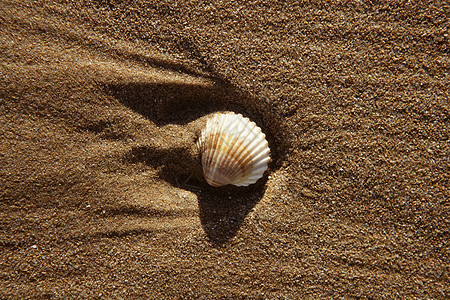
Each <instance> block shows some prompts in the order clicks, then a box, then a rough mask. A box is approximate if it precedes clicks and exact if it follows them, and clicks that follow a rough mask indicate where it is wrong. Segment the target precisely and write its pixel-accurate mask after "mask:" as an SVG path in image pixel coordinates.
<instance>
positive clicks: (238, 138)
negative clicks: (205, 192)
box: [197, 112, 270, 186]
mask: <svg viewBox="0 0 450 300" xmlns="http://www.w3.org/2000/svg"><path fill="white" fill-rule="evenodd" d="M197 145H198V147H199V149H200V153H201V155H202V167H203V173H204V175H205V179H206V181H207V182H208V183H209V184H210V185H212V186H222V185H227V184H232V185H237V186H247V185H250V184H252V183H255V182H256V181H258V179H259V178H261V177H262V176H263V174H264V172H265V171H266V170H267V164H268V163H269V161H270V149H269V145H268V143H267V140H266V136H265V135H264V133H262V132H261V129H260V128H259V127H258V126H256V124H255V123H254V122H251V121H250V120H249V119H248V118H244V117H243V116H242V115H241V114H235V113H233V112H228V113H217V114H215V115H213V116H212V117H211V118H210V119H209V120H208V121H207V123H206V127H205V129H204V130H203V131H202V134H201V136H200V138H199V140H198V142H197Z"/></svg>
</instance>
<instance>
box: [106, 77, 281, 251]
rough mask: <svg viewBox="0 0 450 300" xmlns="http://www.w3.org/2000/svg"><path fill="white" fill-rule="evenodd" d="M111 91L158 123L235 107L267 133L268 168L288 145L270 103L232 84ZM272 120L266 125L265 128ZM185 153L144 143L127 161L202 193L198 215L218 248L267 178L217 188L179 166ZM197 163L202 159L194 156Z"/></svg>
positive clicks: (241, 219)
mask: <svg viewBox="0 0 450 300" xmlns="http://www.w3.org/2000/svg"><path fill="white" fill-rule="evenodd" d="M106 88H107V90H108V92H109V93H110V94H111V95H112V96H113V97H114V98H116V99H117V100H118V101H120V102H121V103H122V104H124V105H125V106H127V107H129V108H130V109H132V110H134V111H135V112H137V113H139V114H141V115H142V116H144V117H146V118H147V119H149V120H151V121H152V122H154V123H155V124H157V125H158V126H164V125H167V124H179V125H184V124H188V123H189V122H192V121H194V120H196V119H198V118H200V117H202V116H204V115H206V114H209V113H212V112H216V111H223V110H231V111H235V112H239V113H242V114H243V115H245V116H248V117H249V118H250V119H252V120H253V121H254V122H255V123H257V124H258V126H260V127H261V129H262V130H263V132H264V133H265V134H266V137H267V140H268V142H269V147H270V148H271V157H272V162H271V164H270V165H269V172H272V171H274V170H276V169H278V168H279V167H280V165H281V162H282V159H283V156H284V154H285V152H286V150H287V149H288V142H287V141H288V139H287V138H285V135H284V134H283V132H285V131H283V129H282V127H281V123H280V122H279V121H277V118H276V117H275V115H274V113H273V112H272V111H271V109H270V107H268V106H266V105H264V104H263V101H259V100H258V99H253V98H251V97H250V96H248V95H246V94H245V93H243V92H242V91H240V90H238V89H236V88H234V87H232V86H231V85H230V84H228V83H226V82H223V81H220V80H218V82H217V83H216V84H215V85H212V86H209V87H204V86H197V85H191V84H174V83H169V84H151V83H150V84H142V83H130V84H118V85H109V86H107V87H106ZM265 124H267V126H265ZM180 157H189V153H188V149H183V148H176V147H175V148H170V149H163V150H162V149H159V148H156V147H152V146H139V147H136V148H134V149H132V150H131V151H130V152H129V153H128V155H127V157H125V159H126V160H127V161H128V162H129V163H144V164H147V165H150V166H152V167H154V168H156V169H158V170H159V173H158V174H159V176H160V178H161V179H163V180H166V181H167V182H169V183H170V184H172V185H174V186H177V187H179V188H182V189H185V190H189V191H191V192H193V193H195V194H196V195H197V198H198V205H199V216H200V220H201V224H202V226H203V229H204V231H205V233H206V234H207V236H208V237H209V239H210V240H211V242H212V243H213V244H215V245H217V246H220V245H223V244H225V243H226V242H227V241H229V240H230V239H231V238H233V237H234V236H235V235H236V234H237V232H238V230H239V228H240V227H241V225H242V224H243V222H244V220H245V218H246V216H247V215H248V213H249V212H250V211H251V210H252V209H253V207H254V206H255V205H256V204H257V203H258V201H259V200H260V199H261V198H262V197H263V195H264V192H265V183H266V180H267V176H266V177H264V178H263V179H262V180H260V181H258V182H257V183H256V184H253V185H251V186H249V187H234V186H225V187H220V188H214V187H211V186H209V185H208V184H207V183H206V182H205V181H204V180H203V179H199V178H195V176H194V177H192V178H191V175H192V174H189V172H188V171H186V169H184V168H183V167H179V166H180V163H179V162H180ZM195 159H196V161H195V163H196V164H200V159H199V158H195Z"/></svg>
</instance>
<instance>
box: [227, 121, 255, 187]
mask: <svg viewBox="0 0 450 300" xmlns="http://www.w3.org/2000/svg"><path fill="white" fill-rule="evenodd" d="M249 121H250V120H249ZM251 125H252V129H253V128H255V127H256V124H255V123H254V122H251ZM256 128H258V127H256ZM249 135H250V134H247V135H246V136H245V137H244V138H243V139H242V145H243V146H244V147H243V148H242V150H241V151H240V152H239V155H238V156H237V157H236V161H237V163H236V164H234V165H233V170H235V169H238V170H240V172H238V174H239V173H242V174H245V172H246V165H247V164H248V159H247V158H248V157H251V153H250V152H245V146H248V145H249V144H252V142H253V141H254V140H255V139H257V138H258V134H256V135H254V136H253V137H252V138H251V140H247V137H248V136H249ZM241 136H242V135H241ZM234 180H236V176H234V177H233V181H234Z"/></svg>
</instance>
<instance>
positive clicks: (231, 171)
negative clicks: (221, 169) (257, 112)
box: [226, 115, 251, 179]
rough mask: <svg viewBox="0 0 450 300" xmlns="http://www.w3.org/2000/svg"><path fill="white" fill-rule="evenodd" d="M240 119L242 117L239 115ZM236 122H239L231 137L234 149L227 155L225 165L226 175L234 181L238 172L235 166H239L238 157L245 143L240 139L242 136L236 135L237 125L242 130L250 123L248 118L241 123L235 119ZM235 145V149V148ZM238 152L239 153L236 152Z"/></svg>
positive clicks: (240, 120)
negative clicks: (227, 160) (227, 159)
mask: <svg viewBox="0 0 450 300" xmlns="http://www.w3.org/2000/svg"><path fill="white" fill-rule="evenodd" d="M240 116H241V117H242V115H240ZM236 121H237V122H239V124H237V125H236V132H235V134H234V135H233V137H234V140H235V143H234V147H233V151H232V152H230V153H229V157H230V158H231V159H229V162H228V164H227V172H226V174H227V175H228V176H229V177H230V179H234V177H235V176H236V175H238V174H239V173H241V172H239V171H240V170H239V169H237V168H236V166H238V165H239V156H240V154H241V153H242V151H244V149H245V143H244V141H245V140H243V139H241V138H240V137H241V136H242V134H237V132H238V130H239V125H242V126H243V128H247V126H248V124H249V123H250V122H251V121H250V120H249V119H248V118H244V119H243V121H244V122H245V123H244V122H242V119H237V120H236ZM250 132H251V130H249V131H248V132H247V135H248V134H249V133H250ZM236 144H237V147H236ZM238 151H239V152H238ZM236 152H238V155H235V153H236Z"/></svg>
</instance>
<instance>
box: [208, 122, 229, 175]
mask: <svg viewBox="0 0 450 300" xmlns="http://www.w3.org/2000/svg"><path fill="white" fill-rule="evenodd" d="M219 116H220V115H219ZM222 116H223V117H222V118H218V119H219V120H218V122H219V126H217V130H216V132H215V135H216V136H217V139H216V142H215V144H214V146H213V149H214V155H213V158H212V162H213V164H212V169H211V171H212V174H211V175H212V176H211V179H212V180H213V181H214V182H215V183H221V184H222V183H223V184H228V183H229V180H228V179H227V178H226V177H224V176H223V174H222V173H223V172H222V169H223V162H224V151H223V149H224V148H226V147H227V144H226V143H227V142H228V141H227V140H226V138H227V134H226V124H227V123H228V121H229V120H230V118H231V117H232V115H231V114H225V115H222Z"/></svg>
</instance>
